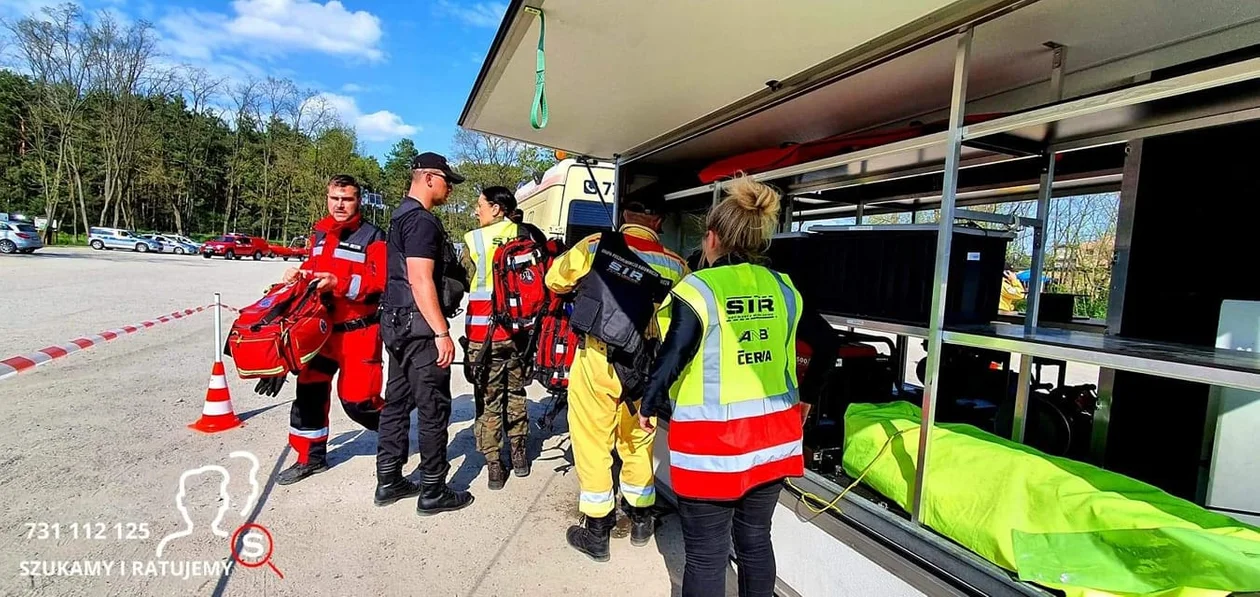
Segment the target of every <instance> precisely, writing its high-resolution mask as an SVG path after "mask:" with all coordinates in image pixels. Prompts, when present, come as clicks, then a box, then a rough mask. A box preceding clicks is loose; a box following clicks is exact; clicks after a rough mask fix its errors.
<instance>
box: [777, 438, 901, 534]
mask: <svg viewBox="0 0 1260 597" xmlns="http://www.w3.org/2000/svg"><path fill="white" fill-rule="evenodd" d="M917 429H918V428H917V427H907V428H905V429H902V430H901V431H898V432H897V433H894V434H892V435H890V436H888V439H887V440H884V445H883V446H880V448H879V453H877V454H875V458H872V459H871V462H870V463H869V464H867V465H866V468H864V469H862V474H860V475H858V478H857V479H855V480H854V481H853V482H852V483H850V484H849V486H848V487H845V488H844V491H842V492H840V495H837V496H836V499H834V500H831V501H830V502H828V501H827V500H825V499H823V498H821V497H818V496H817V495H814V494H812V493H810V492H808V491H805V490H803V489H801V488H799V487H797V486H796V484H795V483H792V480H791V479H787V485H788V487H791V488H792V490H793V491H795V492H796V493H798V494H800V496H801V503H802V504H805V507H806V508H809V511H810V512H813V513H814V514H822V513H823V512H826V511H827V510H835V511H836V512H837V513H839V514H844V511H843V510H841V509H840V508H839V507H838V506H836V504H838V503H840V500H842V499H844V496H846V495H849V492H850V491H852V490H853V488H854V487H857V485H858V483H861V482H862V479H864V478H866V473H869V472H871V467H873V466H875V463H876V462H879V458H880V457H881V456H883V455H884V451H885V450H887V449H888V446H890V445H892V441H893V440H894V439H896V438H897V437H899V436H901V434H903V433H905V432H907V431H912V430H917ZM811 501H812V502H816V503H819V504H822V508H815V507H814V506H812V505H810V502H811Z"/></svg>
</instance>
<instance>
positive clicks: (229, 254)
mask: <svg viewBox="0 0 1260 597" xmlns="http://www.w3.org/2000/svg"><path fill="white" fill-rule="evenodd" d="M223 258H224V259H236V251H228V252H227V253H224V254H223Z"/></svg>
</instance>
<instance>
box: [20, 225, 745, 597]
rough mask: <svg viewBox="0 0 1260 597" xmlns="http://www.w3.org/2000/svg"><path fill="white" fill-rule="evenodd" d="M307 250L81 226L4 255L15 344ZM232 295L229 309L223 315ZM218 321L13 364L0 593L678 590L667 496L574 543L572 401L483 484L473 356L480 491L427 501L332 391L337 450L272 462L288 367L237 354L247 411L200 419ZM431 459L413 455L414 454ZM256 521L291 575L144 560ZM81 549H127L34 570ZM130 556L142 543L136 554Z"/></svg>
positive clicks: (193, 293)
mask: <svg viewBox="0 0 1260 597" xmlns="http://www.w3.org/2000/svg"><path fill="white" fill-rule="evenodd" d="M294 265H296V263H294V262H289V263H285V262H283V261H280V260H263V261H259V262H254V261H251V260H240V261H232V262H228V261H224V260H222V259H213V260H206V259H202V258H201V257H196V256H176V255H159V254H135V253H125V252H118V251H114V252H102V251H90V250H87V249H76V248H47V249H43V250H41V251H39V252H37V253H36V254H34V255H20V256H3V258H0V305H3V314H2V315H0V358H5V357H8V356H11V355H14V354H24V353H29V352H31V351H34V350H37V349H40V348H42V347H45V346H49V345H56V344H64V343H66V342H68V341H70V340H71V339H74V338H78V337H81V336H87V335H92V334H96V333H98V332H100V331H102V330H109V329H115V328H119V327H121V326H124V325H129V324H135V323H138V322H141V321H144V320H149V319H155V318H156V317H158V316H161V315H165V314H168V313H171V312H174V311H182V310H183V309H187V308H195V307H197V306H201V305H206V304H209V303H211V301H212V300H213V295H214V293H215V292H220V293H222V297H223V302H224V303H225V304H227V305H231V306H237V307H239V306H244V305H246V304H248V303H250V302H252V301H254V300H256V299H257V298H258V297H259V296H260V295H261V292H262V290H263V289H264V288H265V287H266V286H267V285H268V284H269V283H271V282H272V281H274V280H277V279H278V278H279V277H280V275H281V273H282V272H283V271H284V269H285V268H286V267H291V266H294ZM231 317H232V316H231V315H230V314H225V316H224V320H225V327H226V325H227V324H228V323H230V321H231ZM213 330H214V327H213V316H212V313H211V312H209V311H206V312H201V313H196V314H194V315H190V316H188V317H185V318H182V319H179V320H174V321H171V322H169V323H164V324H161V325H157V326H154V327H151V328H148V329H144V330H141V331H139V332H137V333H134V334H129V335H125V336H122V337H119V338H118V339H115V340H113V341H111V342H108V343H106V344H104V345H101V346H96V347H93V348H91V349H87V350H83V351H80V352H76V353H73V354H70V355H68V356H66V357H65V358H62V359H58V360H55V361H52V362H49V363H46V364H44V365H42V366H40V367H37V368H35V369H34V370H32V371H30V372H27V373H23V374H20V375H17V376H14V377H10V378H8V379H4V380H0V395H2V396H3V398H4V399H3V400H0V421H4V423H3V425H4V433H3V434H0V501H2V502H3V503H4V504H6V508H5V510H6V512H7V515H6V516H5V517H4V518H3V520H2V521H0V531H2V536H3V539H0V570H2V571H3V572H4V573H3V574H0V594H3V595H177V594H179V595H184V594H196V595H258V594H268V595H303V596H308V595H416V594H425V595H609V596H614V595H615V596H617V597H626V596H634V595H667V594H670V593H671V592H673V593H677V581H678V580H680V579H681V570H682V566H683V559H682V558H683V555H682V548H681V538H680V535H679V531H678V527H677V520H676V517H674V516H667V517H665V518H664V519H663V525H662V527H661V529H660V531H659V533H658V538H657V540H656V541H654V542H653V543H652V544H650V545H649V546H648V547H644V548H638V549H636V548H633V547H631V546H630V545H629V541H628V539H626V538H624V534H625V528H624V527H622V528H619V531H618V532H617V533H616V534H618V535H622V537H621V538H617V539H614V541H613V554H612V561H611V562H610V563H608V564H596V563H593V562H591V561H589V560H587V559H586V558H585V557H583V556H581V555H580V554H577V553H576V552H574V551H572V550H570V549H569V548H568V547H567V545H565V541H564V530H565V528H566V527H567V526H568V525H569V524H571V523H573V522H575V521H577V519H578V516H577V512H576V497H577V492H578V488H577V479H576V475H575V473H573V472H572V471H571V470H569V467H568V463H569V462H570V460H571V456H570V454H569V453H568V451H567V446H568V442H567V434H566V433H565V425H564V422H563V420H561V421H560V422H559V424H558V426H557V429H555V431H554V432H553V433H551V434H549V435H548V436H547V437H546V438H545V439H544V438H542V437H541V436H540V435H541V434H538V433H536V435H535V436H534V438H533V446H532V448H533V449H532V454H533V456H534V458H535V462H534V469H533V474H532V475H531V476H530V477H528V478H524V479H518V478H515V477H513V478H510V479H509V481H508V485H507V487H506V488H505V489H504V490H502V491H499V492H493V493H492V492H490V491H488V490H487V489H486V488H485V485H486V478H485V474H484V467H483V460H482V457H481V456H480V455H479V454H478V453H477V452H476V450H475V448H474V442H473V436H472V422H473V421H472V419H473V412H474V406H473V401H472V398H471V395H470V387H469V385H468V384H467V383H466V382H465V381H464V380H463V375H462V373H461V372H459V371H456V373H455V375H454V380H455V383H454V394H455V395H456V400H455V405H454V412H453V415H452V426H451V443H450V445H449V447H448V454H449V456H450V458H451V461H452V479H451V483H452V485H455V486H470V487H471V488H472V490H473V492H474V494H475V495H476V498H477V501H476V503H475V504H474V505H473V506H472V507H470V508H468V509H466V510H463V511H461V512H458V513H454V514H448V515H442V516H438V517H432V518H420V517H417V516H416V515H415V513H414V511H413V508H414V502H413V501H410V500H409V501H405V502H399V503H397V504H395V505H393V506H390V507H387V508H377V507H374V506H373V505H372V503H371V494H372V490H373V488H374V484H375V479H374V456H375V444H376V442H375V435H374V434H373V433H370V432H366V431H363V430H362V429H360V428H358V427H356V426H355V425H354V424H353V423H352V422H351V421H350V420H349V419H348V418H347V417H346V416H345V414H344V413H343V412H342V411H341V409H340V407H339V406H336V405H334V406H333V407H332V408H331V427H332V432H331V435H330V443H329V457H330V461H331V464H332V465H333V466H332V468H331V470H329V471H328V472H326V473H323V474H321V475H317V476H315V477H312V478H310V479H307V480H306V481H303V482H302V483H299V484H296V485H292V486H287V487H282V486H276V485H274V484H273V483H271V482H270V479H271V477H272V476H273V474H274V473H275V472H276V471H278V470H280V469H283V468H284V467H286V466H288V464H289V463H290V462H291V460H292V458H293V456H292V454H291V453H290V451H289V450H288V448H287V443H286V437H287V435H286V434H287V426H288V417H289V404H288V402H289V401H290V400H291V399H292V392H293V384H292V383H290V384H288V385H286V387H285V388H284V390H283V391H282V393H281V394H280V396H279V397H277V398H264V397H261V396H258V395H255V394H253V392H252V386H253V384H252V383H249V382H246V381H243V380H240V379H238V378H236V376H235V373H234V371H233V370H232V368H231V363H230V361H229V362H228V379H229V386H230V390H231V394H232V401H233V405H234V406H235V411H236V412H237V413H238V414H239V415H240V416H241V417H242V418H243V419H245V424H244V426H243V427H240V428H237V429H233V430H230V431H227V432H222V433H218V434H213V435H203V434H200V433H197V432H194V431H191V430H189V429H188V428H187V425H188V424H189V423H191V422H193V421H194V420H195V419H196V418H197V417H198V415H199V413H200V411H201V407H202V402H203V400H204V397H205V394H206V388H207V383H208V381H209V375H210V368H211V363H212V358H213V354H214V351H215V348H216V347H215V346H214V340H213V338H214V331H213ZM456 331H457V332H458V331H459V326H457V327H456ZM540 398H541V397H540V396H539V395H538V390H537V388H536V387H535V388H531V400H532V402H531V409H530V410H531V415H532V418H533V419H534V420H537V419H538V417H539V416H540V415H541V413H542V412H543V410H544V408H545V405H544V403H542V402H541V401H540ZM535 429H536V426H535ZM413 434H414V431H413ZM413 442H414V435H413ZM241 451H245V452H249V453H250V454H252V455H253V456H254V457H256V459H257V461H258V462H259V468H258V471H257V473H256V474H252V475H251V468H252V467H251V465H250V464H249V461H248V458H247V457H244V456H241V455H239V454H238V455H237V456H232V454H233V453H236V452H241ZM416 463H417V458H416V457H414V456H413V457H412V459H411V461H410V462H409V463H408V467H407V470H409V471H410V470H412V469H413V468H414V466H415V464H416ZM204 466H219V467H222V469H223V470H224V472H225V474H227V476H228V477H229V480H228V482H227V483H226V484H224V485H222V486H221V485H220V484H219V482H218V481H217V480H218V479H219V477H218V476H215V475H209V474H200V475H192V476H190V477H189V478H188V481H187V482H186V483H181V475H182V474H183V473H185V472H186V471H189V470H193V469H197V468H198V467H204ZM251 477H252V478H253V479H252V480H253V481H255V482H256V485H255V484H254V483H251ZM181 485H183V491H181V490H180V488H181ZM247 522H249V523H254V524H258V525H263V526H265V527H266V528H267V529H268V530H269V532H270V533H271V535H272V538H273V540H272V548H273V550H272V552H271V560H270V562H271V563H272V564H274V565H275V568H276V570H277V571H278V572H279V573H282V574H283V578H280V576H279V574H277V572H275V571H273V570H271V569H270V568H269V567H268V566H261V567H258V568H246V567H243V566H234V567H232V568H231V570H230V571H229V572H228V573H227V574H221V573H219V572H215V573H213V574H210V573H207V570H209V569H208V568H205V569H203V567H202V566H193V565H192V564H187V565H185V566H184V572H185V574H183V575H181V576H175V575H174V574H173V573H174V571H175V568H173V567H169V568H166V569H165V573H164V572H163V571H162V570H156V569H155V568H156V567H155V568H149V565H151V564H153V563H154V561H155V560H161V561H171V562H175V561H179V562H193V561H196V562H214V561H219V562H224V561H230V558H231V553H230V548H229V544H230V541H229V539H228V538H227V537H225V536H223V535H226V534H228V533H232V532H233V531H234V530H235V529H237V528H239V527H240V526H241V525H242V524H245V523H247ZM29 525H35V526H34V527H32V526H29ZM53 525H58V526H57V527H54V526H53ZM189 526H191V527H192V530H191V532H189V533H188V534H187V535H183V534H181V533H182V532H183V531H184V530H187V529H188V527H189ZM54 528H57V529H58V530H57V531H56V532H55V533H54V532H53V529H54ZM142 528H143V529H144V532H141V529H142ZM88 529H91V531H90V532H89V531H88ZM219 532H222V533H223V534H219ZM171 535H174V537H172V538H171V539H169V540H168V543H167V544H166V546H165V553H164V555H163V556H162V557H161V558H158V557H156V548H157V546H158V544H159V542H160V541H161V540H162V539H163V538H166V537H168V536H171ZM41 536H43V538H41ZM84 560H88V561H105V562H115V563H117V564H118V565H119V566H118V567H117V568H114V569H111V570H109V571H106V570H105V569H104V568H100V569H96V570H91V569H83V570H82V572H83V573H84V574H80V575H72V576H65V575H63V576H31V575H29V574H26V572H29V571H30V569H31V567H30V564H31V563H33V562H44V563H47V562H63V563H66V562H75V561H79V562H81V561H84ZM136 562H141V563H143V564H142V566H141V567H140V568H134V566H135V564H136ZM168 564H169V562H168ZM124 565H125V573H121V572H120V569H122V568H123V567H124ZM172 566H173V565H172ZM73 570H74V569H73V568H70V567H69V565H68V564H66V567H65V568H63V569H62V570H61V572H57V570H56V568H54V569H53V571H54V572H55V573H58V574H60V573H62V572H64V573H67V574H69V573H73ZM193 572H200V573H201V574H194V573H193ZM164 574H165V575H164ZM185 576H186V577H187V578H185ZM732 588H733V587H732Z"/></svg>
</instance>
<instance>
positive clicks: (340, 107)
mask: <svg viewBox="0 0 1260 597" xmlns="http://www.w3.org/2000/svg"><path fill="white" fill-rule="evenodd" d="M319 97H321V98H323V100H324V101H325V102H326V103H327V104H328V107H329V108H332V109H333V110H335V111H336V112H337V115H338V116H339V117H340V118H341V120H342V122H344V123H346V124H347V125H349V126H351V127H354V130H355V132H356V133H357V134H358V135H359V138H361V139H364V140H366V141H391V140H394V139H397V138H399V137H406V136H409V135H414V134H416V133H418V132H420V127H418V126H415V125H410V124H407V123H406V122H404V121H403V119H402V117H401V116H399V115H397V114H395V113H393V112H390V111H389V110H380V111H377V112H372V113H371V114H364V113H363V112H362V111H360V110H359V104H358V102H357V101H355V99H354V98H353V97H350V96H348V95H341V94H337V93H329V92H324V93H321V94H319Z"/></svg>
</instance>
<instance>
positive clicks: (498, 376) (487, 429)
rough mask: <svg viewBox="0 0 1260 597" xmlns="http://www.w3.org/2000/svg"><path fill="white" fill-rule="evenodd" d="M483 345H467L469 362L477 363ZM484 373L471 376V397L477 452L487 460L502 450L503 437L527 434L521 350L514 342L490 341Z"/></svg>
mask: <svg viewBox="0 0 1260 597" xmlns="http://www.w3.org/2000/svg"><path fill="white" fill-rule="evenodd" d="M481 350H482V345H481V344H480V343H477V342H469V343H468V362H469V363H472V364H474V365H475V364H476V363H478V362H479V360H480V358H481ZM485 366H486V368H487V371H485V372H484V373H482V372H480V371H478V372H477V374H476V375H475V376H474V383H473V396H474V398H475V399H476V403H477V422H476V424H475V425H474V429H473V431H474V433H475V434H476V436H477V450H478V451H479V452H481V453H482V454H485V455H486V457H487V460H490V459H492V458H493V459H498V458H499V451H500V450H501V449H502V448H503V434H504V431H505V430H506V432H507V436H508V437H509V438H518V437H527V436H528V435H529V413H528V412H527V410H526V404H525V402H526V401H525V381H526V376H527V371H526V370H525V365H524V363H522V362H521V354H520V350H518V349H517V347H516V344H515V342H513V341H511V340H508V341H502V342H493V343H492V344H491V348H490V355H489V358H488V359H487V361H486V364H485Z"/></svg>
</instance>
